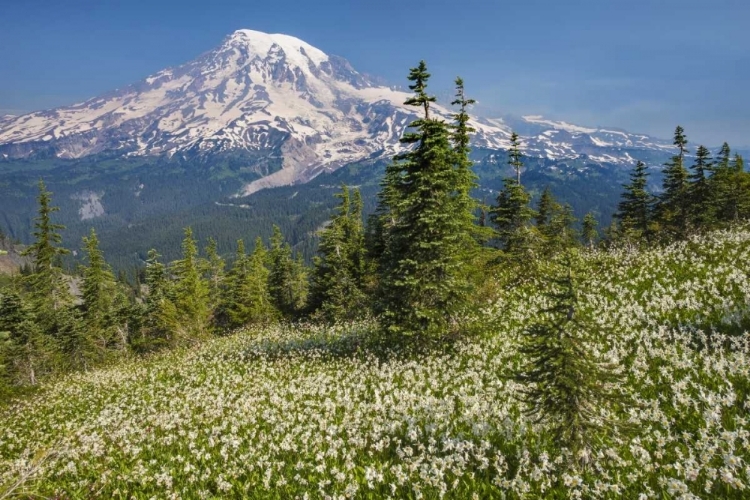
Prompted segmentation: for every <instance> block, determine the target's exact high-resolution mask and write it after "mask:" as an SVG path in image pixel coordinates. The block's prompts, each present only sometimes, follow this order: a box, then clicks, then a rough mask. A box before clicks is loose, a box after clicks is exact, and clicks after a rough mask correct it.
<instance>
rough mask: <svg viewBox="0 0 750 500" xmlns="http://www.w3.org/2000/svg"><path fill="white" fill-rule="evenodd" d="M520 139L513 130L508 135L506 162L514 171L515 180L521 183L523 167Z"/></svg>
mask: <svg viewBox="0 0 750 500" xmlns="http://www.w3.org/2000/svg"><path fill="white" fill-rule="evenodd" d="M520 146H521V141H520V139H519V137H518V134H517V133H516V132H515V131H514V132H513V133H512V134H511V135H510V149H509V150H508V164H509V165H510V166H511V167H513V170H515V172H516V182H517V183H518V184H519V185H520V184H521V169H522V168H523V160H522V158H523V154H522V153H521V148H520Z"/></svg>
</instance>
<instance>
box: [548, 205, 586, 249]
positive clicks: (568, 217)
mask: <svg viewBox="0 0 750 500" xmlns="http://www.w3.org/2000/svg"><path fill="white" fill-rule="evenodd" d="M576 221H577V219H576V218H575V216H574V215H573V207H571V206H570V205H569V204H567V203H565V204H563V205H560V204H559V203H557V202H555V203H554V204H553V212H552V216H551V218H550V221H549V223H548V224H547V225H546V227H545V228H544V232H543V236H544V239H545V251H546V252H547V254H549V255H553V254H555V253H557V252H559V251H561V250H564V249H566V248H571V247H574V246H576V245H577V244H578V232H577V231H576V229H575V223H576Z"/></svg>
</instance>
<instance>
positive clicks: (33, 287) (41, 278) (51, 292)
mask: <svg viewBox="0 0 750 500" xmlns="http://www.w3.org/2000/svg"><path fill="white" fill-rule="evenodd" d="M37 200H38V202H39V211H38V216H37V217H36V218H35V219H34V221H35V222H34V228H35V230H34V243H32V244H31V245H30V246H29V247H28V248H26V250H24V252H23V254H22V255H25V256H29V257H31V258H32V259H33V267H32V273H31V274H30V275H29V276H27V277H26V283H27V285H28V289H29V295H30V297H29V298H30V304H31V307H32V310H33V312H34V315H35V317H36V320H37V321H38V322H39V324H40V326H41V328H42V329H43V330H44V331H46V332H49V333H51V334H54V333H55V330H56V329H57V327H58V326H60V325H58V323H59V321H58V315H59V313H60V311H62V310H63V309H65V308H68V307H70V306H71V304H72V302H73V298H72V296H71V295H70V292H69V290H68V284H67V282H66V280H65V278H64V276H63V271H62V268H61V267H60V257H61V256H63V255H65V254H67V253H69V251H68V250H66V249H64V248H62V247H61V246H59V245H60V243H61V242H62V236H61V235H60V230H62V229H64V226H62V225H60V224H55V223H54V222H52V214H54V213H55V212H57V211H59V210H60V209H59V208H58V207H54V206H52V205H51V203H52V193H50V192H49V191H47V188H46V186H45V185H44V182H42V181H41V180H40V181H39V196H38V198H37ZM57 333H59V332H57Z"/></svg>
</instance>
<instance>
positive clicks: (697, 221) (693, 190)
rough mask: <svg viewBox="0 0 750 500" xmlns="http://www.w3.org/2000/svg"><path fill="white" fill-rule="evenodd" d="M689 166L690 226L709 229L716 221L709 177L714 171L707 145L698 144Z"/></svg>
mask: <svg viewBox="0 0 750 500" xmlns="http://www.w3.org/2000/svg"><path fill="white" fill-rule="evenodd" d="M691 168H692V173H691V174H690V176H689V179H690V187H689V189H688V197H689V205H688V214H689V219H690V226H691V227H695V228H698V229H703V230H705V229H711V228H713V227H714V226H715V222H716V218H715V213H716V207H715V206H714V204H713V199H712V198H713V197H712V193H711V184H710V178H709V176H710V175H711V173H712V172H713V171H714V163H713V160H712V159H711V152H710V151H709V150H708V148H707V147H705V146H698V149H696V151H695V162H694V163H693V165H692V167H691Z"/></svg>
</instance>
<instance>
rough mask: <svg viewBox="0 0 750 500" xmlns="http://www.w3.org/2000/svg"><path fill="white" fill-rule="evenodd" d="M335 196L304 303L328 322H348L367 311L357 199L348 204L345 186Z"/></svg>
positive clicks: (359, 208) (360, 224)
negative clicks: (335, 204)
mask: <svg viewBox="0 0 750 500" xmlns="http://www.w3.org/2000/svg"><path fill="white" fill-rule="evenodd" d="M355 193H357V194H358V193H359V191H355ZM336 196H337V197H338V198H340V199H341V204H340V205H339V207H338V213H337V214H336V215H335V216H334V217H333V219H332V220H331V223H330V224H329V225H328V226H327V227H326V228H325V229H323V230H322V231H321V233H320V243H319V245H318V255H317V256H316V257H315V259H314V268H313V271H312V275H311V280H310V298H309V301H308V305H309V308H310V310H311V311H312V312H317V313H318V314H320V315H321V316H322V317H323V318H324V319H326V320H327V321H329V322H335V321H338V320H352V319H355V318H357V317H360V316H362V315H363V314H364V313H366V311H367V297H366V295H365V289H364V288H365V282H364V279H365V276H364V268H363V264H364V262H363V249H364V235H363V228H362V212H361V211H362V207H361V198H358V199H359V201H358V202H357V203H355V204H352V203H351V200H350V195H349V188H348V187H346V186H342V189H341V193H340V194H337V195H336Z"/></svg>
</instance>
